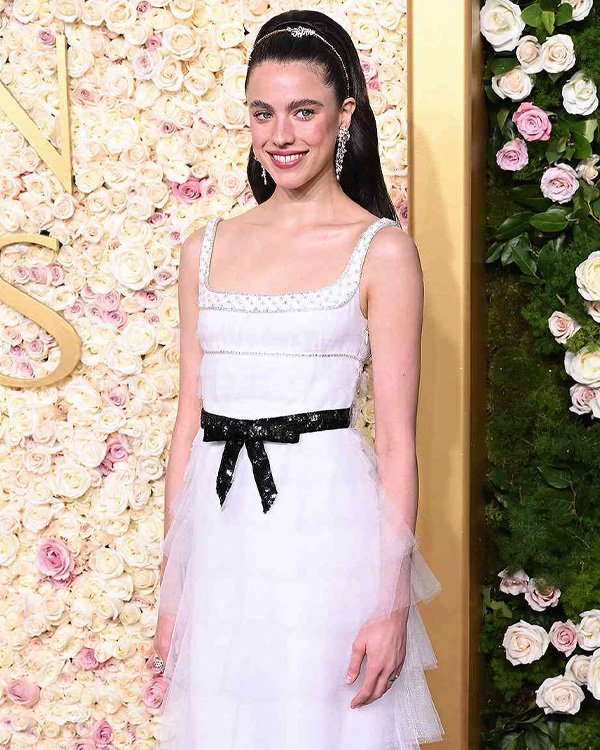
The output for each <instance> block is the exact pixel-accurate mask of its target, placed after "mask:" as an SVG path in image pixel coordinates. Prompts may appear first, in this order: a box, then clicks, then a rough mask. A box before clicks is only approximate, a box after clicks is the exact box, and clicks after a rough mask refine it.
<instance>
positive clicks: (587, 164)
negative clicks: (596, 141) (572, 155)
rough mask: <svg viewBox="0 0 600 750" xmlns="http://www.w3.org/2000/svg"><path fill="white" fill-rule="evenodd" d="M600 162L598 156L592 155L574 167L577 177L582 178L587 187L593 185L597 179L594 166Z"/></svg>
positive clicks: (596, 171)
mask: <svg viewBox="0 0 600 750" xmlns="http://www.w3.org/2000/svg"><path fill="white" fill-rule="evenodd" d="M599 160H600V156H599V155H598V154H592V155H591V156H588V158H587V159H582V160H581V161H580V162H579V164H578V165H577V166H576V167H575V172H577V176H578V177H582V178H583V179H584V180H585V181H586V182H587V184H588V185H593V184H594V181H595V179H596V177H598V170H597V169H596V164H597V163H598V161H599Z"/></svg>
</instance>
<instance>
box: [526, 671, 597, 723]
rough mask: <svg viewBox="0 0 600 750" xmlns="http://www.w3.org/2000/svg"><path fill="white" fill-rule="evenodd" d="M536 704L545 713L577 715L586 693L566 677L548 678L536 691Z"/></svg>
mask: <svg viewBox="0 0 600 750" xmlns="http://www.w3.org/2000/svg"><path fill="white" fill-rule="evenodd" d="M535 695H536V701H535V702H536V704H537V705H538V706H539V707H540V708H543V709H544V713H546V714H549V713H560V714H576V713H577V711H579V708H580V707H581V701H582V700H583V699H584V698H585V693H584V692H583V690H582V689H581V688H580V687H579V685H578V684H577V683H576V682H573V681H572V680H569V679H568V678H567V677H565V676H564V675H558V676H557V677H548V678H546V679H545V680H544V681H543V682H542V684H541V685H540V686H539V688H538V689H537V690H536V691H535Z"/></svg>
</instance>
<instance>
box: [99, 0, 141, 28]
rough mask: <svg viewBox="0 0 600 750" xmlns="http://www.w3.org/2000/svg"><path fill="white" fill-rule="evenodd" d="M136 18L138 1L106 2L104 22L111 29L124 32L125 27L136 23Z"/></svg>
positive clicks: (120, 0) (119, 0) (110, 0)
mask: <svg viewBox="0 0 600 750" xmlns="http://www.w3.org/2000/svg"><path fill="white" fill-rule="evenodd" d="M136 20H137V9H136V3H134V2H131V0H109V2H107V3H106V9H105V12H104V22H105V23H106V27H107V28H108V30H109V31H115V32H116V33H117V34H123V32H124V31H125V29H128V28H130V27H132V26H134V25H135V23H136Z"/></svg>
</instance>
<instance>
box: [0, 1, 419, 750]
mask: <svg viewBox="0 0 600 750" xmlns="http://www.w3.org/2000/svg"><path fill="white" fill-rule="evenodd" d="M292 7H306V8H313V9H319V10H322V11H324V12H326V13H329V14H330V15H332V16H333V17H335V18H336V19H337V20H338V21H339V22H340V23H342V24H343V25H344V26H345V28H346V29H347V30H348V31H349V32H350V34H351V36H352V37H353V39H354V40H355V42H356V44H357V47H358V49H359V52H360V55H361V60H362V63H363V66H364V71H365V74H366V77H367V79H368V85H369V90H370V93H369V95H370V100H371V104H372V107H373V109H374V111H375V114H376V117H377V121H378V125H379V137H380V147H381V155H382V163H383V170H384V174H385V177H386V181H387V183H388V187H389V189H390V192H391V194H392V197H393V200H394V202H395V204H396V205H397V207H398V211H399V214H400V216H401V221H402V223H403V224H404V226H405V227H406V220H407V204H406V197H407V196H406V188H407V184H406V180H407V164H406V159H407V111H406V70H405V65H406V6H405V0H396V1H395V2H378V1H377V0H348V1H346V2H337V3H329V4H327V3H319V2H316V3H305V2H303V0H296V1H295V2H294V3H288V2H268V1H267V0H251V1H248V2H227V1H225V2H223V1H221V0H219V1H218V2H217V1H212V0H205V1H204V2H201V3H197V2H192V0H172V1H169V0H140V1H139V2H134V1H132V0H108V1H105V0H87V2H83V0H56V1H55V2H49V1H48V2H47V1H45V0H12V2H4V1H3V0H0V80H1V81H2V83H3V84H4V85H5V86H6V87H7V88H8V90H9V91H10V93H11V94H12V95H13V96H14V97H15V99H16V100H18V102H19V103H20V104H21V106H22V107H23V108H24V109H25V110H26V111H27V112H28V113H29V115H30V116H31V117H32V118H33V120H34V121H35V123H36V124H37V126H38V127H39V128H40V130H41V131H42V132H43V134H44V135H45V137H46V138H48V139H49V140H50V141H51V142H52V144H53V145H55V146H56V148H58V149H60V146H61V144H60V137H59V129H58V127H57V123H58V118H57V114H58V101H59V100H58V95H57V81H56V47H55V45H56V35H57V34H64V35H65V36H66V39H67V43H68V76H69V82H68V86H69V89H68V98H69V107H70V116H71V137H72V149H73V151H72V153H73V163H72V170H73V176H74V183H75V190H74V193H73V195H69V194H68V193H67V192H65V191H64V189H63V188H62V186H61V184H60V183H59V181H58V179H57V178H56V176H55V175H54V174H53V172H52V171H51V170H50V169H49V168H48V166H47V165H46V164H45V163H44V162H43V161H42V160H41V159H40V158H39V157H38V155H37V153H36V151H35V150H34V149H33V148H32V147H31V146H30V145H29V143H28V142H27V141H26V140H25V138H24V137H23V136H22V135H21V133H20V132H19V130H18V129H17V128H16V127H15V126H14V125H13V123H12V122H11V121H10V119H9V118H8V116H7V115H6V114H5V113H4V112H2V111H0V142H1V144H2V159H1V160H0V231H2V232H3V233H5V234H7V233H12V232H29V233H33V234H39V233H43V234H47V235H50V236H51V237H54V238H56V239H57V240H58V241H59V245H60V248H59V251H58V252H57V253H54V252H52V251H50V250H49V249H47V248H42V247H37V246H34V245H30V244H25V243H20V244H13V245H11V246H9V247H7V248H6V249H4V250H3V252H2V254H1V256H0V274H1V276H2V278H3V279H5V280H6V281H8V282H9V283H11V284H13V285H15V286H16V287H17V288H18V289H20V290H22V291H25V292H26V293H27V294H29V295H31V296H32V297H34V298H35V299H37V300H40V301H41V302H43V303H44V304H46V305H48V306H49V307H51V308H52V309H54V310H56V311H58V312H60V314H61V315H63V316H64V317H65V318H66V320H68V321H69V322H70V323H71V324H72V325H73V326H74V328H75V329H76V331H77V333H78V335H79V336H80V338H81V341H82V347H83V353H82V358H81V362H80V364H79V365H78V366H77V368H76V370H75V371H74V372H73V373H72V374H71V375H70V376H69V377H68V378H67V379H66V380H64V381H63V382H61V383H60V384H58V385H56V386H51V387H44V388H39V389H37V388H31V389H16V388H7V387H0V420H1V421H0V424H1V437H2V439H1V441H0V481H1V495H0V530H1V534H0V747H7V748H8V747H10V748H11V750H14V748H21V747H35V748H37V749H38V750H66V749H69V750H70V749H71V748H75V749H76V750H92V749H93V748H109V749H110V748H113V747H114V748H124V747H131V748H135V749H136V750H146V748H148V749H149V748H154V747H155V746H156V742H157V738H158V737H159V736H160V708H161V703H162V699H163V697H164V694H165V690H166V689H167V685H166V684H165V680H164V678H162V677H161V676H160V675H157V674H155V673H154V672H153V670H152V667H151V661H152V656H153V652H152V637H153V635H154V628H155V624H156V613H155V604H156V597H157V584H158V576H159V562H160V560H159V548H160V542H161V539H162V535H163V502H164V473H165V466H166V459H167V456H168V450H169V436H170V432H171V429H172V425H173V422H174V418H175V411H176V406H177V395H178V394H177V387H178V312H177V273H178V258H179V251H180V246H181V242H182V241H183V239H185V237H186V236H187V235H188V234H189V233H190V232H191V231H193V230H194V229H196V228H197V227H199V226H201V225H202V224H203V223H204V222H205V221H206V219H207V218H208V217H210V216H212V215H215V214H218V215H222V216H229V215H234V214H237V213H239V212H242V211H245V210H247V209H248V208H249V207H250V206H252V205H253V203H254V200H253V197H252V195H251V193H250V191H249V188H248V186H247V184H246V179H245V169H246V159H247V154H248V151H249V147H250V136H249V130H248V127H247V126H248V120H247V114H246V110H245V106H244V91H243V81H244V75H245V66H246V59H247V54H248V50H249V48H250V45H251V43H252V41H253V38H254V35H255V34H256V32H257V31H258V29H259V27H260V26H261V24H262V23H263V22H264V21H265V20H266V19H267V18H269V17H270V16H271V15H273V14H275V13H278V12H280V11H282V10H286V9H289V8H292ZM58 354H59V352H58V349H57V347H56V345H55V342H54V340H53V339H52V337H51V336H49V334H48V333H47V332H46V331H45V330H43V329H42V328H40V327H39V326H38V325H37V324H35V323H33V322H32V321H31V320H28V319H27V318H24V317H23V316H22V315H21V314H19V313H18V312H16V311H15V310H13V309H11V308H10V307H8V306H7V305H5V304H0V372H1V373H2V374H5V375H12V376H17V377H25V378H35V377H39V376H40V375H42V374H44V373H47V372H51V371H52V370H53V369H54V368H55V367H56V364H57V361H58ZM359 405H360V408H361V413H362V422H361V425H360V426H361V429H363V430H364V431H365V432H366V434H367V435H368V436H371V437H372V436H373V403H372V389H371V380H370V367H367V369H366V370H365V376H364V378H363V385H362V390H361V393H360V395H359Z"/></svg>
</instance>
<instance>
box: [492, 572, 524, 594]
mask: <svg viewBox="0 0 600 750" xmlns="http://www.w3.org/2000/svg"><path fill="white" fill-rule="evenodd" d="M498 577H499V578H500V579H501V581H500V591H502V592H504V593H505V594H511V595H512V596H516V595H517V594H524V593H525V591H526V590H527V582H528V581H529V576H528V575H527V573H526V572H525V571H524V570H523V568H520V569H519V570H517V571H516V572H515V573H513V575H509V574H508V568H504V570H501V571H500V572H499V573H498Z"/></svg>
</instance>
